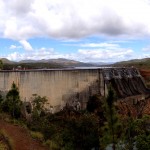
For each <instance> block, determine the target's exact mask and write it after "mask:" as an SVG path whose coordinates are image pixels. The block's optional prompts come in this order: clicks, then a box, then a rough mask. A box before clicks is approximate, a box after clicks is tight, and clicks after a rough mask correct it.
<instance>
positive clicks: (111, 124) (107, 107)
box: [100, 86, 122, 150]
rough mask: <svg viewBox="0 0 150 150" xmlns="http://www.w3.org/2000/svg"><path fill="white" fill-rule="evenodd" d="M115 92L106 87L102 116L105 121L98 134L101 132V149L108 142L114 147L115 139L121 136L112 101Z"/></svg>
mask: <svg viewBox="0 0 150 150" xmlns="http://www.w3.org/2000/svg"><path fill="white" fill-rule="evenodd" d="M115 99H116V97H115V93H114V90H113V89H112V87H111V86H110V87H109V88H108V96H107V97H106V99H105V100H104V116H105V119H106V121H105V123H104V126H103V127H102V128H101V132H102V133H100V134H102V135H101V136H102V138H100V145H101V147H102V149H104V148H105V147H106V146H108V145H109V144H112V149H113V150H115V149H116V144H117V142H118V141H117V140H118V139H119V138H120V136H121V132H122V131H121V130H122V127H121V123H120V122H119V120H118V116H117V113H116V110H115V106H114V102H115Z"/></svg>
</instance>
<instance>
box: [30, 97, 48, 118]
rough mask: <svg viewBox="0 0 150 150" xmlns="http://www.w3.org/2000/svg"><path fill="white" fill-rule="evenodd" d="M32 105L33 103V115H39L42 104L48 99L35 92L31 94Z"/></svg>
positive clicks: (41, 110)
mask: <svg viewBox="0 0 150 150" xmlns="http://www.w3.org/2000/svg"><path fill="white" fill-rule="evenodd" d="M31 99H32V105H33V116H34V117H35V116H36V117H40V115H41V113H42V112H44V106H45V104H46V102H47V101H48V100H47V98H46V97H45V96H44V97H41V96H39V95H37V94H33V97H32V98H31Z"/></svg>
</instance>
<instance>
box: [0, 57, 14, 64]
mask: <svg viewBox="0 0 150 150" xmlns="http://www.w3.org/2000/svg"><path fill="white" fill-rule="evenodd" d="M0 60H2V62H3V63H4V64H14V63H15V62H14V61H10V60H8V59H7V58H0Z"/></svg>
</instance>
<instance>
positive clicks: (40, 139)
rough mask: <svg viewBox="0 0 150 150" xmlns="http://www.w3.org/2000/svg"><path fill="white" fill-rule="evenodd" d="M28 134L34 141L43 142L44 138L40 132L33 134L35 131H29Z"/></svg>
mask: <svg viewBox="0 0 150 150" xmlns="http://www.w3.org/2000/svg"><path fill="white" fill-rule="evenodd" d="M30 134H31V136H32V138H33V139H36V140H38V141H40V142H43V141H44V136H43V134H42V133H40V132H35V131H30Z"/></svg>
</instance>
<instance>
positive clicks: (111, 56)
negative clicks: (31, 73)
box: [7, 43, 137, 62]
mask: <svg viewBox="0 0 150 150" xmlns="http://www.w3.org/2000/svg"><path fill="white" fill-rule="evenodd" d="M90 44H91V43H89V44H88V43H87V44H86V45H90ZM93 44H94V43H93ZM94 45H95V44H94ZM98 45H99V46H100V47H97V46H98ZM98 45H95V46H96V47H93V45H92V47H89V48H87V47H83V48H82V49H79V50H78V52H76V53H75V52H74V53H67V54H63V53H60V52H59V53H58V52H57V51H56V50H54V49H53V48H44V47H43V48H40V49H37V50H32V51H25V52H24V53H22V54H21V53H18V52H13V53H11V54H9V55H8V56H7V58H8V59H10V60H15V61H18V60H25V59H32V60H40V59H54V58H66V59H73V60H78V61H83V62H89V61H90V62H116V61H122V60H129V59H133V58H136V57H137V56H136V54H135V53H134V52H133V50H132V49H130V48H122V47H120V46H119V45H117V44H114V45H111V44H110V45H109V43H101V44H100V43H99V44H98Z"/></svg>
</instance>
